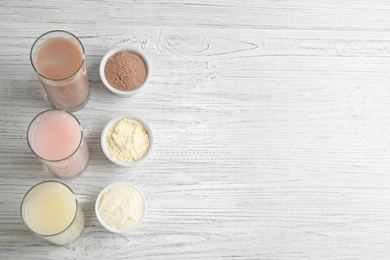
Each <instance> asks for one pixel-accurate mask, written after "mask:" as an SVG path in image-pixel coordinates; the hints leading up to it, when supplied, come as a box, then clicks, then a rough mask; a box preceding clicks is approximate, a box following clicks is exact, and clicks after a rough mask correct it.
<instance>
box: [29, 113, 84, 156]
mask: <svg viewBox="0 0 390 260" xmlns="http://www.w3.org/2000/svg"><path fill="white" fill-rule="evenodd" d="M53 111H58V112H65V113H67V114H69V115H71V116H72V117H73V118H74V119H75V120H76V122H77V123H78V125H79V127H80V132H81V136H80V142H79V144H78V146H77V148H76V149H75V150H74V152H72V153H71V154H70V155H68V156H67V157H65V158H62V159H58V160H49V159H46V158H43V157H42V156H40V155H38V154H37V153H36V152H35V151H34V149H33V148H32V145H31V144H30V140H29V132H30V128H31V125H32V123H33V122H34V121H35V120H36V119H38V117H39V116H41V115H42V114H45V113H48V112H53ZM26 137H27V145H28V147H30V150H31V151H32V152H33V153H34V154H35V156H37V157H38V158H39V159H41V160H43V161H46V162H61V161H64V160H67V159H69V158H70V157H72V156H73V155H75V154H76V153H77V152H78V151H79V150H80V147H81V144H82V143H83V140H84V132H83V128H82V126H81V124H80V121H79V120H78V119H77V117H75V116H74V115H73V114H72V113H70V112H68V111H66V110H63V109H56V108H53V109H48V110H45V111H42V112H41V113H39V114H38V115H36V116H35V117H34V118H33V119H32V120H31V122H30V124H29V125H28V128H27V136H26Z"/></svg>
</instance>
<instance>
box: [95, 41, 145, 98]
mask: <svg viewBox="0 0 390 260" xmlns="http://www.w3.org/2000/svg"><path fill="white" fill-rule="evenodd" d="M99 74H100V78H101V80H102V82H103V84H104V85H105V86H106V88H107V89H108V90H110V91H111V92H112V93H113V94H115V95H117V96H120V97H130V96H133V95H135V94H137V93H139V92H140V91H142V89H143V88H144V87H145V86H146V84H147V83H148V81H149V78H150V64H149V61H148V59H147V58H146V56H145V55H144V54H143V53H142V52H141V51H140V50H138V49H137V48H134V47H131V46H126V45H124V46H118V47H116V48H114V49H111V50H110V51H108V52H107V53H106V55H104V57H103V59H102V60H101V62H100V67H99Z"/></svg>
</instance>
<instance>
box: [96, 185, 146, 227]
mask: <svg viewBox="0 0 390 260" xmlns="http://www.w3.org/2000/svg"><path fill="white" fill-rule="evenodd" d="M144 210H145V205H144V201H143V198H142V195H141V194H140V193H139V192H138V191H137V190H136V189H134V188H133V187H131V186H129V185H125V184H116V185H113V186H111V187H110V188H108V189H107V190H106V191H104V192H103V193H102V195H101V197H100V199H99V204H98V211H99V215H100V217H101V218H102V220H103V221H104V222H105V223H106V224H107V225H108V226H110V227H112V228H115V229H118V230H126V229H129V228H131V227H133V226H135V225H136V224H137V223H138V222H139V221H140V220H141V219H142V216H143V214H144Z"/></svg>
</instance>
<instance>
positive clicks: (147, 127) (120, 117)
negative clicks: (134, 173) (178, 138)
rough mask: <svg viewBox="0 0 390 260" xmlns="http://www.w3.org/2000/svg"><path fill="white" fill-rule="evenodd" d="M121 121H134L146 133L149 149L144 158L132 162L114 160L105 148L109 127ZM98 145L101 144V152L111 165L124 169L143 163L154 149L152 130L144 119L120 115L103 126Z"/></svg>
mask: <svg viewBox="0 0 390 260" xmlns="http://www.w3.org/2000/svg"><path fill="white" fill-rule="evenodd" d="M122 119H132V120H135V121H137V122H139V123H141V124H142V125H143V126H144V128H145V130H146V132H147V133H148V135H149V148H148V150H147V151H146V153H145V154H144V156H142V157H141V158H140V159H138V160H136V161H132V162H124V161H120V160H118V159H116V158H114V157H113V156H112V155H111V154H110V152H109V151H108V148H107V146H106V136H107V132H108V130H109V129H111V127H112V126H113V125H114V124H116V123H117V122H119V121H120V120H122ZM100 144H101V147H102V150H103V153H104V154H105V155H106V157H107V158H108V159H109V160H110V161H111V162H113V163H115V164H117V165H120V166H125V167H129V166H136V165H138V164H141V163H142V162H143V161H145V160H146V158H147V157H148V156H149V155H150V153H151V152H152V150H153V147H154V136H153V131H152V128H151V127H150V125H149V124H148V122H146V121H145V120H144V119H142V118H140V117H138V116H133V115H128V114H126V115H120V116H116V117H114V118H113V119H111V120H110V121H108V123H107V124H106V125H105V127H104V128H103V131H102V134H101V137H100Z"/></svg>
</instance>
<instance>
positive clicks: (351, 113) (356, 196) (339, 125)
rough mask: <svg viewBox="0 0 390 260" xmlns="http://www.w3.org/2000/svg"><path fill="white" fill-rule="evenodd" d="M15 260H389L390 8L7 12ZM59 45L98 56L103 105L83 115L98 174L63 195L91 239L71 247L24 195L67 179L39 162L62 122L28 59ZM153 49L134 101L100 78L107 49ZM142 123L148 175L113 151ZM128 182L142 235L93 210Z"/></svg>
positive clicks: (0, 130) (4, 168) (67, 7)
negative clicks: (120, 126)
mask: <svg viewBox="0 0 390 260" xmlns="http://www.w3.org/2000/svg"><path fill="white" fill-rule="evenodd" d="M0 5H1V8H0V18H1V19H0V79H1V83H0V120H1V121H0V122H1V124H0V227H1V228H0V258H1V259H57V258H59V259H106V258H107V259H131V258H138V259H388V258H389V256H390V247H389V243H390V190H389V187H390V148H389V147H390V134H389V133H390V87H389V80H390V73H389V72H390V62H389V52H390V34H389V32H390V4H389V3H388V2H387V1H379V0H378V1H363V0H362V1H358V0H351V1H324V2H321V3H319V2H318V1H277V0H269V1H254V0H253V1H231V0H228V1H196V2H193V1H178V0H177V1H166V2H163V1H119V0H115V1H70V0H65V1H42V0H39V1H34V2H30V1H4V0H3V1H0ZM53 29H63V30H67V31H70V32H72V33H74V34H75V35H76V36H78V37H79V38H80V40H81V41H82V43H83V44H84V47H85V49H86V57H87V65H88V75H89V78H90V84H91V96H90V100H89V102H88V104H87V105H86V107H85V108H83V109H82V110H80V111H77V112H75V113H74V114H75V115H76V117H78V119H79V120H80V122H81V124H82V126H83V128H84V130H85V134H86V139H87V143H88V145H89V148H90V153H91V161H90V165H89V167H88V170H87V171H86V172H85V173H84V174H83V175H82V176H81V177H79V178H77V179H74V180H70V181H64V183H66V184H68V185H69V186H70V187H71V188H72V189H73V190H74V191H75V193H77V194H78V197H79V199H80V201H81V203H82V205H83V208H84V211H85V215H86V228H85V231H84V234H83V236H82V237H81V239H80V240H78V241H77V242H75V243H73V244H71V245H69V246H66V247H58V246H54V245H51V244H49V243H47V242H45V241H42V240H40V239H39V238H37V237H35V236H34V235H33V234H31V233H30V232H29V231H28V230H27V228H26V227H25V226H24V225H23V223H22V220H21V218H20V215H19V207H20V202H21V200H22V198H23V195H24V194H25V192H26V191H27V190H28V189H29V188H30V187H31V186H32V185H34V184H36V183H38V182H39V181H43V180H47V179H56V178H55V177H52V176H51V175H50V174H49V173H48V171H47V170H46V169H45V168H44V167H43V165H42V164H41V163H40V162H39V161H38V159H36V158H35V157H34V155H33V154H32V153H31V151H30V150H29V148H28V146H27V142H26V138H25V136H26V130H27V126H28V124H29V122H30V121H31V119H32V118H33V117H34V116H35V115H36V114H38V113H39V112H41V111H43V110H46V109H49V108H51V107H50V104H49V102H48V100H47V98H46V95H45V93H44V90H43V88H42V87H41V85H40V82H39V81H38V79H37V77H36V75H35V74H34V71H33V69H32V67H31V65H30V61H29V51H30V48H31V45H32V43H33V42H34V40H35V39H36V38H37V37H38V36H39V35H41V34H42V33H44V32H46V31H49V30H53ZM121 44H130V45H132V46H135V47H138V48H141V49H142V50H143V51H144V52H145V54H146V55H147V56H148V57H149V60H150V62H151V66H152V77H151V79H150V81H149V84H148V87H147V88H146V89H145V90H144V91H143V92H142V93H141V94H139V95H138V96H136V97H134V98H131V99H123V98H118V97H115V96H113V95H112V94H111V93H110V92H109V91H108V90H106V89H105V87H104V86H103V84H102V83H101V81H100V78H99V75H98V67H99V62H100V60H101V58H102V57H103V55H104V54H105V52H106V51H108V50H109V49H110V48H113V47H115V46H118V45H121ZM122 113H131V114H134V115H137V116H140V117H142V118H144V119H145V120H147V121H148V122H149V123H150V125H151V127H152V128H153V130H154V134H155V142H156V143H155V148H154V151H153V152H152V154H151V157H150V158H149V159H148V161H147V162H146V163H145V164H143V165H140V166H138V167H134V168H122V167H119V166H116V165H114V164H112V163H110V162H109V161H108V159H106V158H105V156H104V154H103V152H102V150H101V148H100V134H101V131H102V129H103V127H104V125H105V123H107V122H108V121H109V120H110V119H111V118H113V117H114V116H116V115H120V114H122ZM118 181H126V182H130V183H133V184H134V185H136V186H137V187H139V188H140V189H141V190H142V191H143V192H144V194H145V196H146V199H147V203H148V212H147V216H146V219H145V221H144V223H143V224H142V226H141V227H140V228H139V229H137V230H135V231H134V232H133V233H131V234H129V235H127V236H123V235H116V234H112V233H108V232H106V231H105V230H104V228H103V227H102V226H101V225H100V224H99V222H98V221H97V219H96V217H95V214H94V201H95V199H96V197H97V195H98V193H99V192H100V190H101V189H102V188H103V187H105V186H106V185H108V184H111V183H113V182H118Z"/></svg>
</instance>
